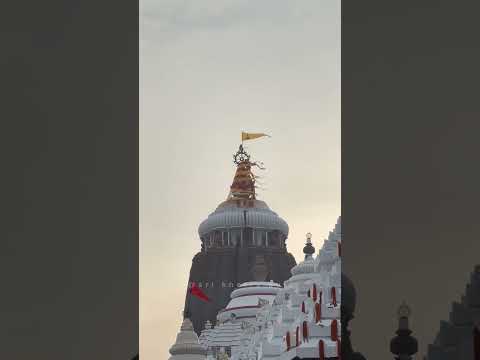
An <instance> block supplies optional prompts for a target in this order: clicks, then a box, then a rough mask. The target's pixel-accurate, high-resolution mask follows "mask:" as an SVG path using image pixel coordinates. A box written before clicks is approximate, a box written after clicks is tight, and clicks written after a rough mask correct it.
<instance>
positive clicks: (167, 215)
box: [140, 0, 340, 360]
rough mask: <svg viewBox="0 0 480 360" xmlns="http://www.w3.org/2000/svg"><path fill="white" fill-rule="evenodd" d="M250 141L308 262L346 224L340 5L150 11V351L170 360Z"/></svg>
mask: <svg viewBox="0 0 480 360" xmlns="http://www.w3.org/2000/svg"><path fill="white" fill-rule="evenodd" d="M242 130H247V131H253V132H266V133H269V134H271V135H272V137H271V138H264V139H259V140H254V141H251V142H247V143H246V145H247V148H248V151H249V152H250V153H251V154H252V157H253V158H254V159H257V160H260V161H263V162H264V163H265V166H266V168H267V169H266V170H265V171H261V172H259V171H257V174H258V175H260V176H262V179H261V181H262V182H263V188H264V189H263V190H259V195H258V197H259V198H260V199H261V200H265V201H266V202H267V203H268V204H269V206H270V207H271V208H272V209H273V210H274V211H276V212H277V213H278V214H279V215H280V216H282V217H283V218H284V219H285V220H286V221H287V222H288V224H289V226H290V236H289V240H288V249H289V251H290V252H292V253H293V255H294V256H295V258H296V259H297V261H299V260H301V258H302V256H301V255H302V247H303V244H304V240H305V233H307V232H309V231H310V232H312V233H313V241H314V245H315V246H316V248H317V250H318V249H319V248H320V246H321V243H322V242H323V239H324V238H325V237H326V236H327V235H328V231H329V230H330V229H331V228H332V227H333V226H334V224H335V221H336V218H337V217H338V216H339V215H340V1H338V0H322V1H318V0H315V1H310V0H303V1H295V0H288V1H287V0H263V1H248V0H244V1H233V0H218V1H213V0H202V1H196V0H142V1H141V2H140V225H141V229H140V297H141V299H140V353H141V356H142V359H144V360H156V359H162V358H168V349H169V347H170V346H171V345H172V344H173V343H174V341H175V336H176V334H177V332H178V330H179V328H180V324H181V320H182V314H181V311H182V308H183V304H184V297H185V291H186V285H187V281H188V275H189V270H190V265H191V260H192V258H193V256H194V255H195V253H196V252H197V251H199V250H200V240H199V238H198V234H197V228H198V225H199V223H200V222H201V221H202V220H203V219H204V218H205V217H206V216H207V215H208V214H209V213H210V212H212V211H213V210H214V209H215V207H216V206H217V205H218V204H219V203H220V202H221V201H223V200H224V199H225V198H226V196H227V195H228V190H229V186H230V184H231V182H232V179H233V175H234V172H235V168H234V165H233V163H232V154H233V153H234V152H235V151H236V150H237V148H238V145H239V142H240V132H241V131H242Z"/></svg>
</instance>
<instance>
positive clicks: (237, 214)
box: [198, 199, 288, 237]
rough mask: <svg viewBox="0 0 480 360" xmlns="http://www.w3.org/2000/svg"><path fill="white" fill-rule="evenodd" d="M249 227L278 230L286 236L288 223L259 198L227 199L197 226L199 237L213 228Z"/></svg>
mask: <svg viewBox="0 0 480 360" xmlns="http://www.w3.org/2000/svg"><path fill="white" fill-rule="evenodd" d="M243 227H250V228H253V229H262V230H267V231H274V230H278V231H280V232H281V233H282V234H283V235H284V236H285V237H288V224H287V222H286V221H285V220H283V219H282V218H281V217H280V216H278V215H277V214H276V213H275V212H273V211H272V210H270V208H269V207H268V205H267V204H266V203H265V202H264V201H261V200H256V199H254V200H235V199H233V200H227V201H225V202H223V203H221V204H220V205H219V206H218V207H217V209H216V210H215V211H214V212H213V213H211V214H210V215H209V216H208V217H207V219H205V220H204V221H203V222H202V223H201V224H200V226H199V227H198V233H199V235H200V237H202V236H204V235H206V234H209V233H211V232H212V231H214V230H222V229H228V228H243Z"/></svg>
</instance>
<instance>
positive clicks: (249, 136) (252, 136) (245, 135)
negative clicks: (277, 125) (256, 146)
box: [242, 131, 270, 141]
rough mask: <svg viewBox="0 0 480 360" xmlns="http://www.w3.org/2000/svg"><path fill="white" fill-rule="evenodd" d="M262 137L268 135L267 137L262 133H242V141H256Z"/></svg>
mask: <svg viewBox="0 0 480 360" xmlns="http://www.w3.org/2000/svg"><path fill="white" fill-rule="evenodd" d="M263 136H268V137H270V135H267V134H264V133H247V132H243V131H242V141H245V140H253V139H257V138H259V137H263Z"/></svg>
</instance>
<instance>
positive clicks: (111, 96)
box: [0, 0, 138, 360]
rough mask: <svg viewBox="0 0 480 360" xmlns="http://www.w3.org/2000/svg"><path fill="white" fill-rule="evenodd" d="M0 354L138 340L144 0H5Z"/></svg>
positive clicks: (84, 351)
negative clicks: (141, 8) (140, 40)
mask: <svg viewBox="0 0 480 360" xmlns="http://www.w3.org/2000/svg"><path fill="white" fill-rule="evenodd" d="M0 13H1V19H0V23H1V24H2V25H1V27H2V31H1V32H0V39H1V44H2V51H1V53H2V56H1V57H0V64H1V66H0V68H1V70H0V71H1V73H2V74H1V76H0V78H1V92H2V93H1V98H2V100H3V101H2V105H1V107H0V108H1V109H0V112H1V116H0V118H1V119H2V130H1V135H2V136H1V138H2V140H1V148H2V150H1V153H2V173H1V178H2V179H1V182H2V187H1V188H2V190H3V191H2V199H1V203H2V210H3V211H2V213H3V215H2V220H3V221H2V222H1V223H2V225H1V227H0V228H1V230H0V231H1V236H0V239H1V240H0V257H1V261H0V279H1V280H0V284H1V295H0V303H1V306H0V319H1V320H0V343H1V344H2V345H1V346H0V357H1V358H5V359H7V358H11V359H33V358H36V359H79V360H80V359H81V360H85V359H131V358H133V357H134V356H135V355H136V354H137V353H138V3H137V2H135V1H123V2H122V1H94V2H88V1H49V0H46V1H22V2H10V3H9V4H2V10H1V11H0Z"/></svg>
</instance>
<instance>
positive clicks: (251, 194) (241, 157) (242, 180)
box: [228, 145, 264, 200]
mask: <svg viewBox="0 0 480 360" xmlns="http://www.w3.org/2000/svg"><path fill="white" fill-rule="evenodd" d="M233 162H234V163H235V164H236V165H237V170H236V172H235V176H234V177H233V182H232V185H231V186H230V193H229V195H228V200H234V199H248V200H255V198H256V194H255V188H256V186H255V181H256V176H255V174H253V172H252V167H253V166H256V167H258V168H259V169H262V170H263V169H264V168H263V167H262V166H261V164H260V163H256V162H251V161H250V154H248V153H247V152H246V151H245V149H244V148H243V145H240V146H239V148H238V151H237V152H236V153H235V154H234V155H233Z"/></svg>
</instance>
